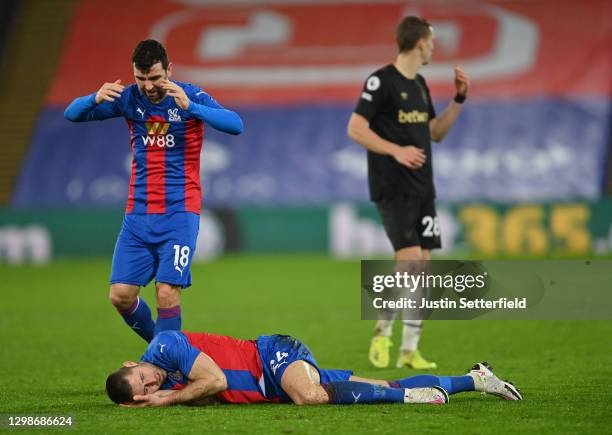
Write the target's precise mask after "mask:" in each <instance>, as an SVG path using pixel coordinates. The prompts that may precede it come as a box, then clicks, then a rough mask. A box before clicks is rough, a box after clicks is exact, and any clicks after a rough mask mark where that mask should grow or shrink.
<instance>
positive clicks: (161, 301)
mask: <svg viewBox="0 0 612 435" xmlns="http://www.w3.org/2000/svg"><path fill="white" fill-rule="evenodd" d="M155 289H156V292H157V306H158V307H159V308H170V307H174V306H176V305H178V304H179V303H180V301H181V287H180V286H175V285H170V284H165V283H161V282H158V283H157V284H156V285H155Z"/></svg>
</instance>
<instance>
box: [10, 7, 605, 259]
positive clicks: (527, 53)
mask: <svg viewBox="0 0 612 435" xmlns="http://www.w3.org/2000/svg"><path fill="white" fill-rule="evenodd" d="M611 4H612V2H610V1H607V0H583V1H579V2H578V1H567V0H560V1H557V0H533V1H466V2H463V1H453V2H450V1H448V2H442V1H440V2H387V1H385V2H370V3H369V2H362V1H359V2H335V1H329V2H327V1H326V2H323V1H311V2H308V1H300V2H292V1H270V2H266V1H251V2H232V1H216V2H215V1H196V0H191V1H188V0H183V1H179V0H175V1H171V0H148V1H140V0H136V1H128V2H124V1H116V0H112V1H109V0H82V1H74V0H69V1H68V0H67V1H42V0H38V1H37V0H23V1H15V0H9V1H6V2H2V8H3V10H0V12H2V13H1V14H0V15H1V17H2V18H1V19H2V20H3V22H0V28H1V29H2V31H1V32H0V38H2V39H1V41H0V43H1V45H0V56H1V58H2V64H1V66H2V71H3V76H4V77H6V80H5V82H4V84H3V85H2V88H0V89H1V90H2V96H1V97H0V98H1V100H0V112H1V113H0V117H1V118H2V121H1V122H2V125H3V128H2V131H3V132H4V133H3V135H2V136H4V137H2V139H1V140H0V141H1V142H2V145H1V146H0V157H1V159H2V163H1V164H0V171H1V172H2V176H1V177H0V201H1V202H0V207H1V208H0V262H9V263H21V262H30V261H33V262H46V261H49V260H51V259H53V258H58V257H62V256H83V255H107V254H108V255H110V253H111V252H112V249H113V244H114V241H115V237H116V234H117V232H118V230H119V227H120V224H121V215H122V210H123V207H124V203H125V200H126V197H127V189H128V182H129V176H130V171H131V167H130V157H131V150H130V146H129V132H128V128H127V125H126V123H125V121H124V120H123V119H115V120H109V121H104V122H90V123H81V124H73V123H70V122H68V121H66V120H64V118H63V111H64V109H65V107H66V106H67V105H68V104H69V103H70V102H71V101H72V100H73V99H74V98H75V97H77V96H81V95H86V94H89V93H92V92H94V91H96V90H97V89H98V88H99V87H100V86H101V84H102V83H104V82H110V81H114V80H116V79H122V81H123V82H124V83H131V82H133V74H132V68H131V65H130V54H131V50H132V48H133V47H134V46H135V44H136V43H137V42H138V41H140V40H142V39H146V38H154V39H158V40H160V41H161V42H162V43H163V44H164V45H165V46H166V48H167V49H168V52H169V56H170V59H171V61H172V62H173V63H174V66H175V69H174V75H173V78H174V79H176V80H179V81H187V82H192V83H195V84H197V85H199V86H201V87H202V88H203V89H204V90H206V91H207V92H208V93H209V94H211V95H212V96H214V97H215V98H216V99H217V100H218V101H219V102H220V103H221V104H222V105H224V106H226V107H228V108H232V109H234V110H237V111H238V112H239V113H240V114H241V116H242V117H243V119H244V121H245V126H246V129H245V133H244V134H242V135H240V136H237V137H230V136H227V135H223V134H219V133H217V132H215V131H214V130H212V129H207V130H206V131H205V143H204V149H203V151H202V170H201V179H202V183H203V193H204V207H205V212H204V213H203V215H202V221H201V224H202V226H201V232H200V240H199V244H200V247H199V250H198V255H199V256H200V258H211V257H214V256H217V255H222V254H223V253H226V252H248V253H285V252H316V253H330V254H333V255H335V256H340V257H367V256H373V255H386V254H388V253H391V247H390V245H389V244H388V241H387V240H386V237H385V236H384V233H383V229H382V226H381V225H380V223H379V220H378V218H377V215H376V212H375V211H374V208H373V207H372V205H371V204H370V203H369V202H368V194H367V168H366V153H365V151H364V150H363V149H362V148H361V147H360V146H359V145H357V144H355V143H353V142H351V141H350V140H349V139H348V138H347V136H346V124H347V121H348V119H349V116H350V114H351V112H352V110H353V108H354V106H355V103H356V101H357V98H358V96H359V93H360V90H361V87H362V84H363V82H364V80H365V79H366V78H367V76H368V75H369V74H370V73H371V72H373V71H375V70H376V69H378V68H379V67H381V66H382V65H384V64H386V63H391V62H392V61H393V60H394V58H395V55H396V47H395V43H394V30H395V26H396V24H397V22H398V21H399V20H400V19H401V17H403V16H405V15H420V16H423V17H424V18H426V19H428V20H429V21H431V22H432V23H433V25H434V27H435V30H436V35H437V40H436V50H435V53H434V59H433V62H432V63H431V64H430V65H428V66H426V67H425V68H423V70H422V71H421V72H422V74H423V75H424V76H425V78H426V79H427V80H428V83H429V86H430V90H431V92H432V96H433V98H434V103H435V105H436V108H437V110H438V111H439V112H440V111H441V110H442V109H443V108H444V107H445V105H446V104H447V103H448V101H450V99H451V98H452V97H453V95H454V86H453V81H452V79H453V66H454V65H456V64H459V65H461V66H462V67H463V68H464V69H465V70H466V71H467V72H468V73H469V74H470V76H471V81H472V90H471V91H470V94H469V96H468V101H467V103H466V105H465V108H464V110H463V113H462V115H461V117H460V119H459V121H458V122H457V124H456V126H455V127H454V128H453V130H452V131H451V133H450V134H449V136H448V137H447V138H446V139H445V140H444V141H443V142H442V143H440V144H435V145H434V147H433V149H434V151H433V161H434V173H435V178H436V185H437V192H438V202H439V207H438V208H439V211H438V213H439V216H440V220H441V227H442V234H443V244H444V250H443V251H442V254H443V255H446V256H448V255H451V256H453V255H475V256H488V257H490V256H496V257H499V256H521V255H533V256H550V255H562V256H564V255H569V256H585V255H593V254H598V255H599V254H602V255H605V254H607V253H609V252H610V251H612V200H611V199H610V195H609V194H610V191H611V188H610V185H611V184H612V183H610V176H609V173H610V167H611V165H610V147H611V125H612V110H611V107H612V106H611V103H612V100H611V98H612V92H611V91H612V21H611V20H610V17H611V16H612V6H611ZM0 137H1V136H0Z"/></svg>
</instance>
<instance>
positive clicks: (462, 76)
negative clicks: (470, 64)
mask: <svg viewBox="0 0 612 435" xmlns="http://www.w3.org/2000/svg"><path fill="white" fill-rule="evenodd" d="M455 89H457V93H458V94H459V95H467V92H468V89H470V76H468V75H467V74H466V73H465V71H463V69H461V67H460V66H459V65H457V66H455Z"/></svg>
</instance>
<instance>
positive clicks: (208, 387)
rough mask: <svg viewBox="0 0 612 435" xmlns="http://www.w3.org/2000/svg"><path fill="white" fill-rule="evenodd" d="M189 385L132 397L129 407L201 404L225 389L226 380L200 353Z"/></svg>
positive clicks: (211, 361) (213, 364) (221, 372)
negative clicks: (179, 388) (173, 389)
mask: <svg viewBox="0 0 612 435" xmlns="http://www.w3.org/2000/svg"><path fill="white" fill-rule="evenodd" d="M188 377H189V384H187V386H186V387H185V388H183V389H182V390H176V391H172V392H168V391H164V392H162V393H159V392H156V393H153V394H148V395H142V396H140V395H136V396H134V402H135V403H134V404H132V405H130V406H137V407H139V406H171V405H177V404H180V403H184V404H190V403H196V402H199V403H202V400H203V399H204V398H206V397H210V396H213V395H215V394H217V393H220V392H221V391H224V390H226V389H227V379H226V377H225V374H224V373H223V371H222V370H221V369H220V368H219V366H218V365H217V364H215V362H214V361H213V360H212V359H210V358H209V357H208V356H206V355H205V354H204V353H202V352H200V354H199V355H198V357H197V358H196V360H195V361H194V363H193V366H192V368H191V371H190V372H189V376H188Z"/></svg>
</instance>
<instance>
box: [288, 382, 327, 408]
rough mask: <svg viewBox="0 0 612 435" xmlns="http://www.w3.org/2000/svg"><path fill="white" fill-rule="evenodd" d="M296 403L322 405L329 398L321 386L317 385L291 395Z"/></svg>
mask: <svg viewBox="0 0 612 435" xmlns="http://www.w3.org/2000/svg"><path fill="white" fill-rule="evenodd" d="M292 399H293V402H294V403H295V404H296V405H322V404H325V403H327V402H328V400H329V398H328V397H327V394H326V393H325V391H324V390H323V387H321V386H317V387H314V388H311V389H308V390H305V391H299V392H297V393H296V394H294V396H293V397H292Z"/></svg>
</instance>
